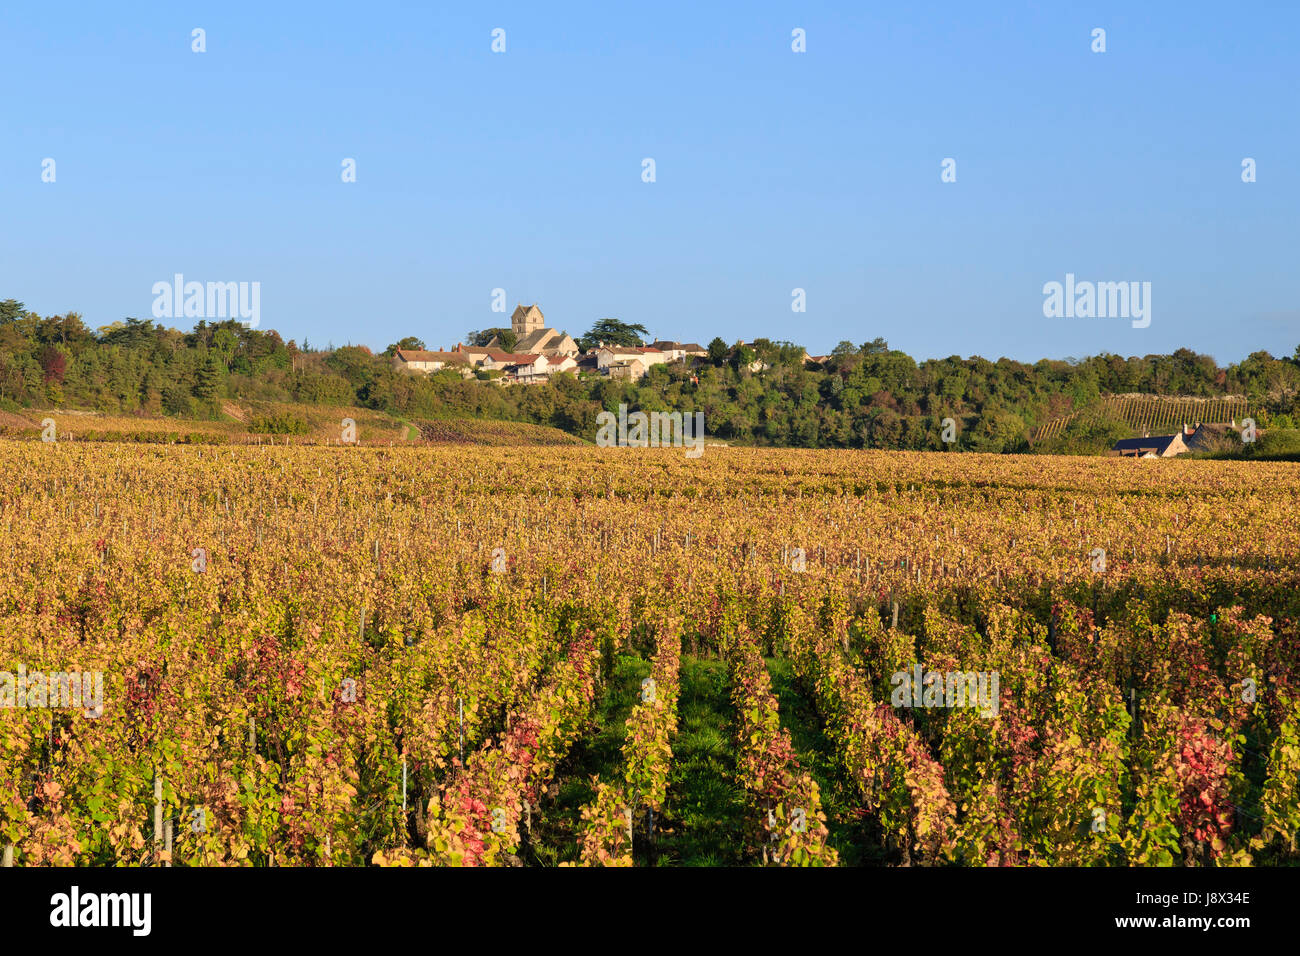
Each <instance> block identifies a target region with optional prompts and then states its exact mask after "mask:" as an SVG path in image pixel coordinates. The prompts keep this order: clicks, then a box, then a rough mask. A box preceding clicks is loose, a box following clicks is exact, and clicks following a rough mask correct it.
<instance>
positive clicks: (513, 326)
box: [510, 303, 546, 339]
mask: <svg viewBox="0 0 1300 956" xmlns="http://www.w3.org/2000/svg"><path fill="white" fill-rule="evenodd" d="M545 327H546V320H545V319H543V318H542V310H541V309H539V308H538V307H537V304H536V303H534V304H533V305H530V306H529V307H528V308H526V309H525V308H524V307H523V306H522V305H517V306H515V312H514V315H512V316H510V330H511V331H512V332H514V333H515V335H517V336H518V337H519V338H521V339H522V338H523V337H524V336H526V335H528V334H529V333H530V332H536V331H538V330H539V329H543V328H545Z"/></svg>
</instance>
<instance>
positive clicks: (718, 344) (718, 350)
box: [709, 336, 1300, 365]
mask: <svg viewBox="0 0 1300 956" xmlns="http://www.w3.org/2000/svg"><path fill="white" fill-rule="evenodd" d="M730 351H731V349H729V348H727V343H726V342H724V341H723V340H722V336H714V337H713V341H712V342H710V343H709V361H710V362H712V363H713V364H714V365H721V364H722V363H723V362H725V361H726V360H727V354H728V353H729V352H730ZM1296 351H1297V352H1300V349H1297V350H1296Z"/></svg>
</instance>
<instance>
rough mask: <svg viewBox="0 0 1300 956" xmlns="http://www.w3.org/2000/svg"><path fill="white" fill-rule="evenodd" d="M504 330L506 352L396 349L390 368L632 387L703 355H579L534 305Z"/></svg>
mask: <svg viewBox="0 0 1300 956" xmlns="http://www.w3.org/2000/svg"><path fill="white" fill-rule="evenodd" d="M510 329H511V331H512V332H513V333H514V335H515V342H514V345H513V348H511V349H509V350H507V349H505V348H503V347H502V346H503V343H502V342H501V341H500V338H499V337H493V338H492V339H491V340H490V341H489V342H487V343H486V344H485V345H464V344H463V343H460V342H457V343H456V345H455V347H454V348H451V349H444V350H437V351H431V350H425V349H397V350H396V351H395V352H394V354H393V363H394V365H396V366H397V367H398V368H404V369H408V370H410V371H412V372H419V373H423V374H428V373H430V372H439V371H442V370H443V369H454V370H456V371H458V372H460V373H461V375H462V376H464V377H465V378H474V377H477V378H481V379H485V380H489V381H495V382H498V383H500V384H503V385H514V384H519V385H532V384H538V383H541V382H545V381H547V380H548V379H549V378H550V377H551V376H552V375H556V374H558V373H561V372H572V373H573V374H575V375H578V374H583V373H586V374H596V375H603V376H607V377H609V378H612V379H625V380H628V381H633V382H635V381H637V380H638V379H640V378H641V377H642V376H643V375H645V373H646V370H647V369H649V368H650V366H652V365H658V364H660V363H670V362H684V363H686V364H687V365H688V366H691V365H693V364H694V363H697V362H702V361H703V360H704V359H705V358H706V357H707V356H708V354H709V352H708V349H706V348H705V347H703V346H702V345H698V344H696V343H694V342H688V343H682V342H671V341H666V340H660V341H657V342H652V343H650V344H649V345H636V346H633V345H621V344H615V343H607V342H600V343H598V344H597V345H596V346H595V347H594V348H590V349H587V350H586V351H584V350H583V349H582V348H581V347H580V346H579V345H578V343H577V342H576V341H575V340H574V339H573V337H572V336H570V335H567V334H565V333H564V332H560V331H557V330H556V329H553V328H549V327H547V325H546V320H545V317H544V316H543V315H542V310H541V309H540V308H539V307H538V306H537V304H536V303H534V304H532V305H530V306H527V307H525V306H523V305H519V306H516V308H515V311H514V314H513V315H511V316H510ZM739 344H740V345H743V344H744V343H743V342H742V343H739ZM816 358H824V356H820V357H806V361H814V360H816ZM761 366H762V363H761V362H755V363H754V364H753V366H752V367H751V371H760V370H761Z"/></svg>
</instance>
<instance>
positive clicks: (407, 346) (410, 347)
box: [384, 335, 424, 358]
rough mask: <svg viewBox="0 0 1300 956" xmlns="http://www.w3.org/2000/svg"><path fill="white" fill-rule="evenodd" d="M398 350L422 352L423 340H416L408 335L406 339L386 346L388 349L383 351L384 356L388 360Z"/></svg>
mask: <svg viewBox="0 0 1300 956" xmlns="http://www.w3.org/2000/svg"><path fill="white" fill-rule="evenodd" d="M398 349H401V350H402V351H403V352H406V351H415V352H422V351H424V340H423V339H417V338H416V337H415V336H414V335H408V336H406V338H404V339H398V340H397V341H396V342H394V343H393V344H392V345H390V346H388V348H386V349H384V354H385V355H386V356H388V357H389V358H392V357H393V356H394V355H396V354H397V351H398Z"/></svg>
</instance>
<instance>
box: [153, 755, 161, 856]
mask: <svg viewBox="0 0 1300 956" xmlns="http://www.w3.org/2000/svg"><path fill="white" fill-rule="evenodd" d="M162 785H163V782H162V775H161V774H159V773H156V772H155V773H154V775H153V848H154V852H155V853H157V852H158V851H159V850H160V849H161V848H162V841H163V816H162Z"/></svg>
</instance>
